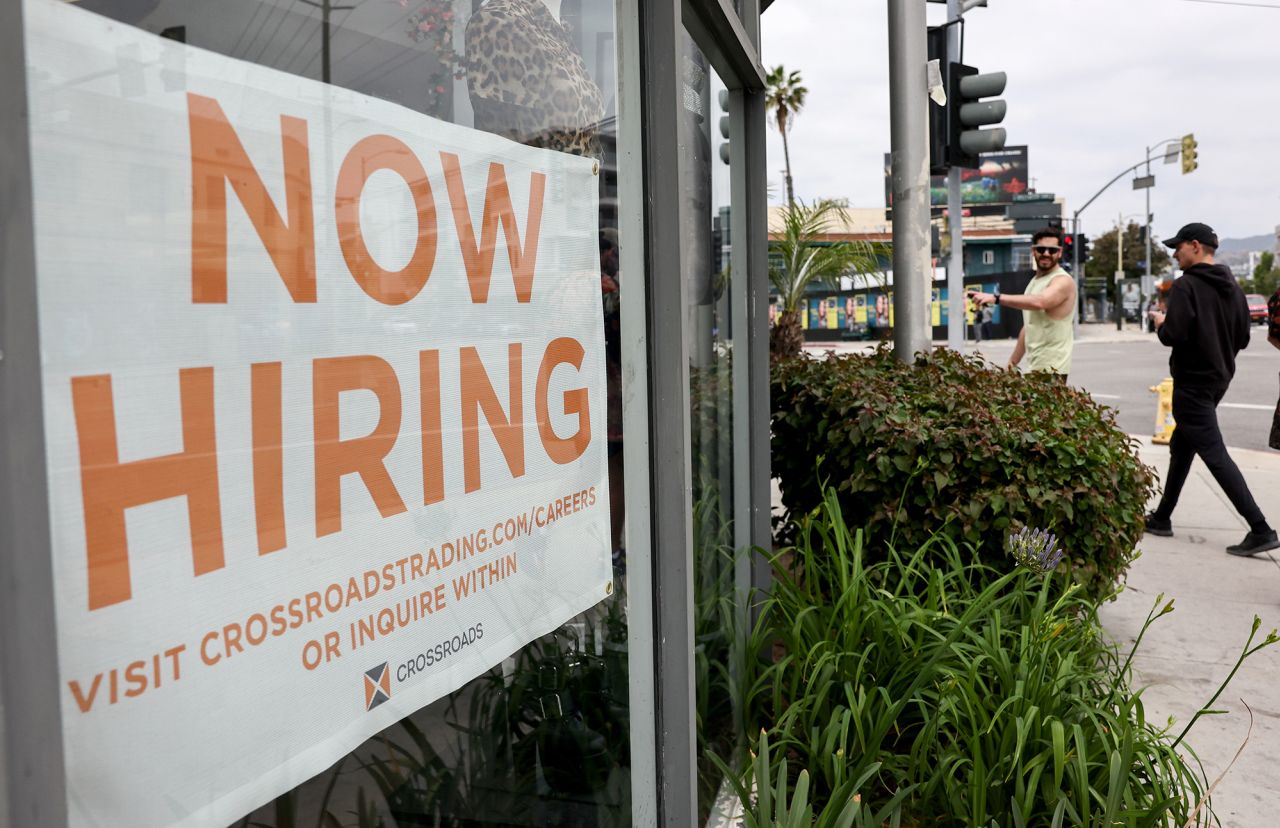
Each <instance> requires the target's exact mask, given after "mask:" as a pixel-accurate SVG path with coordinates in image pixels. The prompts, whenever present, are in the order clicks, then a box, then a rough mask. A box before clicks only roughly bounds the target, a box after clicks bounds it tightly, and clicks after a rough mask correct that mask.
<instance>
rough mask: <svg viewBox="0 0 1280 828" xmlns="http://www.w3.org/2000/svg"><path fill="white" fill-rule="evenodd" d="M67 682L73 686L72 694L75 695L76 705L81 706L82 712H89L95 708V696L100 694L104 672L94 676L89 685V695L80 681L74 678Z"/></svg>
mask: <svg viewBox="0 0 1280 828" xmlns="http://www.w3.org/2000/svg"><path fill="white" fill-rule="evenodd" d="M67 684H69V685H70V686H71V695H72V696H75V699H76V706H77V707H79V708H80V712H81V713H88V712H89V711H90V710H91V709H92V708H93V699H94V697H95V696H97V695H98V685H100V684H102V673H98V674H97V675H96V676H94V677H93V683H92V684H90V685H89V694H88V695H87V696H86V695H85V694H84V691H83V690H81V689H80V682H78V681H76V680H75V679H72V680H71V681H69V682H67Z"/></svg>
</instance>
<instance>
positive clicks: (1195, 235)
mask: <svg viewBox="0 0 1280 828" xmlns="http://www.w3.org/2000/svg"><path fill="white" fill-rule="evenodd" d="M1189 241H1198V242H1200V243H1201V244H1203V245H1204V246H1205V247H1212V248H1213V249H1214V250H1217V249H1218V234H1217V233H1215V232H1213V228H1212V227H1210V226H1209V225H1207V224H1201V223H1200V222H1198V221H1193V222H1191V223H1190V224H1184V225H1183V226H1182V229H1181V230H1179V231H1178V235H1176V236H1174V237H1173V238H1171V239H1165V240H1164V246H1165V247H1177V246H1178V245H1179V244H1181V243H1182V242H1189Z"/></svg>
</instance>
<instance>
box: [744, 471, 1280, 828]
mask: <svg viewBox="0 0 1280 828" xmlns="http://www.w3.org/2000/svg"><path fill="white" fill-rule="evenodd" d="M825 497H826V499H825V500H824V502H823V504H822V505H821V506H820V507H819V509H817V510H815V513H814V515H812V516H810V517H806V518H805V519H804V520H803V521H802V523H801V526H800V527H799V528H798V532H797V535H798V539H799V543H798V545H797V546H796V547H795V548H794V549H787V550H783V551H782V552H781V553H780V554H779V555H778V556H777V558H776V560H777V562H778V570H779V572H778V581H777V583H776V584H775V587H774V589H773V591H772V593H771V594H770V596H769V598H768V599H767V600H766V601H765V603H764V605H763V607H762V610H761V616H760V619H759V621H758V623H757V626H756V628H755V630H754V633H753V639H752V642H751V645H752V651H753V652H762V653H769V652H773V653H778V654H779V655H777V656H775V657H774V658H772V659H770V658H764V659H761V660H758V661H755V662H753V663H752V664H751V665H750V667H751V669H750V671H749V672H748V675H747V676H746V689H745V694H744V698H745V700H746V703H747V709H748V713H749V715H750V716H751V717H752V721H753V722H754V723H755V724H756V726H759V727H762V728H765V729H766V730H767V740H766V739H762V740H761V742H760V745H759V750H760V752H759V753H757V754H756V756H754V757H753V761H751V762H749V763H747V764H746V766H745V767H744V770H743V773H742V784H741V785H740V786H739V788H738V791H739V796H740V797H741V798H742V800H743V804H744V807H745V808H746V810H747V811H748V813H749V819H748V824H751V825H756V826H782V825H801V826H809V825H813V824H816V825H818V826H848V825H852V824H854V822H853V820H855V819H859V818H861V817H862V816H864V815H866V814H870V813H873V812H874V813H876V814H877V817H876V818H877V819H883V818H884V817H885V816H886V815H891V816H892V819H893V824H899V822H898V820H901V822H900V824H902V825H935V824H945V825H972V826H990V825H999V826H1050V825H1052V826H1055V828H1056V826H1080V827H1081V828H1083V827H1084V826H1090V827H1092V826H1098V825H1106V826H1113V825H1123V826H1166V825H1174V826H1179V828H1180V827H1181V826H1184V825H1187V826H1191V825H1195V826H1201V825H1205V826H1208V825H1213V824H1216V823H1215V822H1214V819H1213V814H1212V810H1211V808H1209V807H1208V804H1207V803H1202V800H1204V799H1206V798H1207V794H1206V789H1207V788H1208V786H1207V784H1206V779H1205V777H1204V774H1203V772H1202V771H1201V770H1199V769H1198V766H1197V765H1196V764H1193V762H1194V760H1193V759H1191V760H1189V759H1188V758H1187V757H1186V755H1185V754H1186V753H1188V752H1189V748H1187V747H1186V746H1185V745H1182V749H1181V750H1179V746H1180V743H1181V742H1182V738H1183V736H1185V735H1186V733H1187V731H1188V730H1189V729H1190V728H1191V726H1192V725H1194V724H1195V721H1196V720H1197V719H1198V718H1199V714H1197V716H1196V717H1195V718H1193V719H1192V720H1191V722H1190V723H1188V724H1187V725H1186V727H1185V728H1183V730H1182V731H1181V733H1180V734H1179V735H1178V736H1177V737H1176V738H1175V737H1174V736H1173V735H1172V734H1171V732H1170V728H1169V727H1168V726H1166V727H1163V728H1161V727H1158V726H1156V725H1154V724H1152V723H1150V722H1149V721H1148V720H1147V718H1146V714H1145V712H1144V709H1143V704H1142V697H1141V691H1134V690H1133V689H1131V686H1130V681H1131V670H1130V664H1131V663H1132V659H1133V655H1134V652H1136V650H1137V649H1138V647H1139V646H1140V644H1141V640H1142V635H1141V634H1140V635H1139V637H1138V641H1137V642H1135V644H1134V646H1133V650H1132V651H1130V652H1129V653H1128V654H1127V656H1126V657H1124V658H1122V657H1121V653H1120V651H1119V650H1117V649H1116V647H1115V646H1114V645H1112V644H1110V643H1109V642H1108V641H1107V639H1106V638H1105V637H1104V635H1103V631H1102V628H1101V625H1100V624H1099V621H1098V618H1097V612H1096V604H1094V603H1093V602H1092V601H1089V600H1088V599H1086V598H1084V597H1083V595H1082V590H1081V589H1080V588H1079V586H1078V585H1073V584H1071V583H1070V579H1069V578H1067V577H1066V576H1064V575H1061V574H1054V573H1051V574H1049V575H1048V576H1047V577H1046V576H1042V575H1041V574H1039V573H1036V572H1033V571H1031V570H1028V569H1024V568H1021V567H1017V568H1015V567H1013V565H1012V563H1011V561H1009V560H1008V559H1006V560H1005V561H1004V562H1003V564H1002V566H1001V567H999V568H993V567H992V566H990V565H988V564H986V563H982V562H979V561H976V560H974V559H973V556H971V555H965V554H963V553H962V552H961V551H960V550H959V549H958V548H957V547H956V545H955V544H954V543H952V542H951V541H950V540H948V539H947V538H945V537H941V536H936V537H935V538H933V539H930V540H929V541H927V542H926V543H925V544H924V545H923V546H922V547H920V548H918V549H916V550H915V551H914V552H913V553H911V554H909V555H904V554H900V553H899V552H898V551H897V550H896V549H894V548H893V547H892V546H890V547H889V548H888V550H887V552H886V553H885V556H884V559H883V560H881V561H879V562H877V563H869V562H868V561H867V560H866V558H865V555H864V553H865V551H866V548H867V545H866V544H864V541H863V533H862V532H861V531H858V532H856V533H855V532H852V531H851V530H849V529H848V528H847V527H846V525H845V523H844V520H843V517H842V515H841V511H840V504H839V502H838V500H837V498H836V497H835V495H834V493H831V492H830V490H828V491H827V493H826V495H825ZM1170 611H1172V601H1169V602H1167V603H1166V602H1165V600H1164V598H1163V596H1161V597H1159V598H1157V600H1156V603H1155V607H1154V608H1153V610H1152V612H1151V614H1150V615H1149V616H1148V618H1147V624H1146V625H1145V626H1144V627H1143V633H1145V632H1146V629H1147V626H1149V625H1150V624H1151V623H1152V622H1153V621H1154V620H1155V619H1156V618H1158V617H1160V616H1161V615H1164V614H1165V613H1167V612H1170ZM1257 632H1258V622H1257V620H1256V619H1255V623H1254V629H1253V632H1252V633H1251V634H1250V637H1249V641H1248V642H1247V643H1246V645H1245V647H1244V649H1243V650H1242V652H1241V655H1240V657H1239V659H1238V660H1237V662H1236V666H1235V669H1233V670H1232V672H1231V675H1232V676H1234V675H1235V672H1236V670H1238V669H1239V667H1240V665H1241V663H1242V662H1243V661H1244V660H1245V659H1246V658H1247V657H1249V656H1250V655H1252V654H1253V653H1255V652H1257V651H1258V650H1260V649H1262V648H1263V647H1267V646H1270V645H1271V644H1273V643H1275V642H1276V640H1277V639H1276V635H1275V633H1274V631H1273V632H1272V633H1271V634H1270V635H1268V636H1266V637H1265V640H1263V641H1262V642H1261V643H1259V644H1257V645H1255V644H1254V637H1255V636H1256V634H1257ZM1228 680H1229V679H1228ZM1224 686H1225V683H1224ZM1222 689H1223V688H1222V687H1220V688H1219V690H1218V693H1219V694H1221V692H1222ZM1216 699H1217V695H1215V696H1214V699H1212V700H1210V701H1209V703H1208V704H1207V705H1206V707H1212V705H1213V701H1214V700H1216ZM1171 724H1172V722H1170V725H1171ZM766 743H767V744H769V745H773V747H774V749H773V750H772V752H771V754H770V755H771V756H773V757H774V758H773V760H771V761H767V762H766V763H765V764H767V765H768V768H764V767H761V764H762V763H761V761H760V757H761V756H762V755H763V753H764V749H765V747H766ZM1192 756H1194V754H1192ZM793 771H796V773H795V775H793ZM753 782H754V784H755V787H756V793H755V794H752V793H751V792H750V791H749V788H750V785H751V783H753ZM766 791H767V792H768V793H767V794H766ZM787 791H790V792H792V795H791V796H786V795H785V794H786V792H787ZM851 800H856V802H857V803H858V807H856V808H852V809H851V808H850V807H849V803H850V801H851ZM886 809H887V810H886ZM815 812H816V819H815V817H814V814H815ZM857 824H863V823H862V822H860V821H859V822H858V823H857ZM876 824H880V823H878V822H877V823H876Z"/></svg>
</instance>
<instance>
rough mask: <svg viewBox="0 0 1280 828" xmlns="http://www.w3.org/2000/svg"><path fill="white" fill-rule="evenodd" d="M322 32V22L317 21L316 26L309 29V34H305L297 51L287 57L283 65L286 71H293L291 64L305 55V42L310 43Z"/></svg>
mask: <svg viewBox="0 0 1280 828" xmlns="http://www.w3.org/2000/svg"><path fill="white" fill-rule="evenodd" d="M323 32H324V23H317V24H316V27H315V28H314V29H312V30H311V34H309V35H307V36H306V38H304V39H303V41H302V45H301V46H299V47H298V51H296V52H294V53H293V57H291V58H289V62H288V63H286V64H285V65H284V67H283V68H284V70H285V71H286V72H292V71H293V64H294V63H295V62H296V61H298V60H299V59H301V58H302V57H305V56H306V54H307V44H309V43H311V42H312V41H313V40H315V39H316V38H317V37H320V36H321V35H322V33H323ZM317 54H318V53H317ZM312 60H313V61H314V60H315V58H314V57H313V58H312ZM308 65H309V64H308ZM299 74H305V73H299Z"/></svg>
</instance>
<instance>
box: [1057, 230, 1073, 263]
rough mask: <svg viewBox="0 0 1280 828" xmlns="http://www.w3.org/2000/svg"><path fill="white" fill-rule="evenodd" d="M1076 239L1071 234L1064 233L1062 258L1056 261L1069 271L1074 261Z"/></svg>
mask: <svg viewBox="0 0 1280 828" xmlns="http://www.w3.org/2000/svg"><path fill="white" fill-rule="evenodd" d="M1075 247H1076V237H1075V234H1073V233H1065V234H1063V236H1062V258H1061V259H1059V260H1058V261H1059V262H1060V263H1061V264H1062V266H1063V267H1065V268H1067V269H1070V268H1071V263H1072V262H1074V261H1075V253H1074V251H1075Z"/></svg>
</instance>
